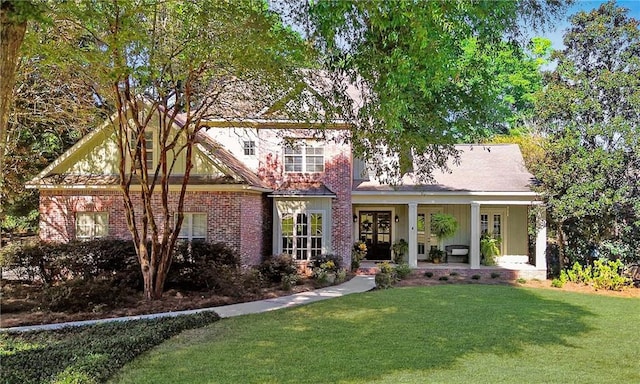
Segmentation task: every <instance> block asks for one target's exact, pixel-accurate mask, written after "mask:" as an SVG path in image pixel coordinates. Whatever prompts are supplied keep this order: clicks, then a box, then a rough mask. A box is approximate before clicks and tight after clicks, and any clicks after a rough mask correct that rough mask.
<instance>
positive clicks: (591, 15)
mask: <svg viewBox="0 0 640 384" xmlns="http://www.w3.org/2000/svg"><path fill="white" fill-rule="evenodd" d="M564 44H565V46H566V49H564V50H562V51H556V52H554V55H553V56H554V57H555V58H556V59H557V60H558V65H557V67H556V69H555V70H554V71H552V72H551V73H549V74H548V75H547V76H546V85H545V88H544V90H543V91H542V92H541V94H540V97H539V99H538V101H537V105H536V108H537V113H538V116H539V118H540V121H541V123H542V127H543V128H544V131H545V133H546V134H547V143H546V145H545V147H544V150H545V157H544V160H545V161H543V162H541V164H540V166H539V167H537V168H536V169H535V173H536V176H537V177H538V178H539V179H540V182H541V185H540V191H541V192H542V193H543V195H544V198H545V201H546V203H547V207H548V216H549V218H550V219H551V222H553V223H555V224H556V226H557V233H558V244H559V245H560V246H561V247H562V246H563V245H564V244H565V243H566V244H567V245H568V247H567V248H566V249H562V251H561V262H562V263H564V262H566V261H569V260H571V261H573V260H576V259H584V258H588V257H593V256H596V255H597V253H595V252H594V250H596V249H597V250H598V251H599V254H600V255H601V256H609V257H623V258H625V259H627V260H632V259H635V260H639V259H640V183H638V180H640V157H639V154H640V142H639V140H640V139H639V137H640V136H639V135H638V132H637V127H638V124H639V123H640V30H639V28H638V21H637V20H635V19H633V18H630V17H628V16H627V10H626V9H624V8H621V7H618V6H616V4H615V2H608V3H605V4H602V5H601V6H600V7H599V8H598V9H595V10H593V11H591V12H579V13H577V14H576V15H574V16H573V17H571V26H570V28H569V29H568V31H567V32H566V34H565V36H564Z"/></svg>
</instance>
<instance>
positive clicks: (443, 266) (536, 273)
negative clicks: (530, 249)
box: [356, 260, 547, 280]
mask: <svg viewBox="0 0 640 384" xmlns="http://www.w3.org/2000/svg"><path fill="white" fill-rule="evenodd" d="M376 263H378V262H376V261H368V260H364V261H362V262H361V263H360V268H359V269H358V271H357V272H356V273H357V274H359V275H375V274H376V273H377V272H378V271H379V269H378V267H377V266H376ZM413 270H414V271H419V272H427V271H432V272H434V275H436V276H437V275H445V274H449V273H450V272H452V271H456V272H458V273H460V274H461V275H469V276H472V275H474V274H479V275H490V274H491V273H494V272H497V273H501V274H505V275H507V276H508V277H509V278H511V277H512V278H513V279H514V280H515V279H518V278H524V279H540V280H545V279H546V278H547V271H546V269H544V270H542V269H537V268H536V266H535V265H531V264H524V263H499V264H498V265H492V266H487V265H480V268H478V269H472V268H471V265H469V264H468V263H439V264H434V263H431V262H425V261H418V267H417V268H413ZM507 276H504V277H507Z"/></svg>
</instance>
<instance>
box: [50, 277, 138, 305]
mask: <svg viewBox="0 0 640 384" xmlns="http://www.w3.org/2000/svg"><path fill="white" fill-rule="evenodd" d="M131 294H132V291H131V289H130V288H126V287H121V286H118V285H117V284H115V283H114V282H113V281H110V280H103V279H89V280H87V279H83V278H76V279H73V280H67V281H63V282H58V283H56V284H54V285H51V286H48V287H45V288H44V290H43V295H42V301H41V305H42V306H43V307H45V308H47V309H49V310H51V311H54V312H83V311H89V312H100V311H101V310H103V309H110V308H116V307H118V306H119V305H121V304H122V303H123V302H126V301H127V299H128V298H129V297H130V296H131Z"/></svg>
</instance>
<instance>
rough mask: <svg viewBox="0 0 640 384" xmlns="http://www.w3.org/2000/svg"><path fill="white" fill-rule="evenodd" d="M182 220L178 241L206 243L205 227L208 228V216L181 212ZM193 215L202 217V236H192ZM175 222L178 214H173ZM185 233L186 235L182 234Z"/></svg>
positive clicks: (200, 213) (203, 213)
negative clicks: (200, 241) (203, 224)
mask: <svg viewBox="0 0 640 384" xmlns="http://www.w3.org/2000/svg"><path fill="white" fill-rule="evenodd" d="M182 215H183V219H182V226H181V227H180V233H178V239H179V240H187V241H193V240H203V241H207V232H208V231H207V226H208V224H207V223H208V219H209V217H208V215H207V213H206V212H183V213H182ZM195 215H202V216H204V222H205V226H204V236H197V237H196V236H195V235H194V234H193V229H194V228H193V217H194V216H195ZM175 220H178V214H177V213H176V214H175ZM184 232H186V233H184Z"/></svg>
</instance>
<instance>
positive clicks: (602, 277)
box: [557, 259, 631, 291]
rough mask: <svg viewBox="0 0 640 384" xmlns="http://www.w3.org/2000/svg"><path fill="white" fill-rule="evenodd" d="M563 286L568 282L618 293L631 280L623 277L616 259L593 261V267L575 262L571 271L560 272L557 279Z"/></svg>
mask: <svg viewBox="0 0 640 384" xmlns="http://www.w3.org/2000/svg"><path fill="white" fill-rule="evenodd" d="M557 280H558V281H559V282H560V283H562V285H563V286H564V284H565V283H567V282H568V281H570V282H573V283H582V284H585V285H593V288H595V289H609V290H615V291H620V290H622V289H624V288H625V287H626V286H628V285H630V284H631V280H630V279H628V278H626V277H624V276H623V265H622V262H621V261H620V260H619V259H618V260H615V261H612V260H605V259H600V260H595V261H594V262H593V266H591V265H589V266H587V267H583V266H582V265H581V264H580V263H578V262H575V263H574V264H573V266H572V267H571V269H567V270H563V271H561V272H560V277H559V278H558V279H557Z"/></svg>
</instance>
